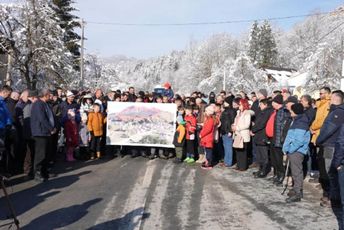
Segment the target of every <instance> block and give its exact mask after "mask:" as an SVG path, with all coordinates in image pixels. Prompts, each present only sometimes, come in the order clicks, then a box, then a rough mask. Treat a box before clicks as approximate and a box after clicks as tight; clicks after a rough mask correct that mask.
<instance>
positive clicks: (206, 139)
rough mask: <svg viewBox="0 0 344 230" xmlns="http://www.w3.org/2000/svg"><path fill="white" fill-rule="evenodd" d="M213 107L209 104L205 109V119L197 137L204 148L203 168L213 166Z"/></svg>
mask: <svg viewBox="0 0 344 230" xmlns="http://www.w3.org/2000/svg"><path fill="white" fill-rule="evenodd" d="M214 111H215V108H214V107H213V106H212V105H210V106H208V107H207V108H206V109H205V119H204V123H203V128H202V130H201V133H200V134H199V137H200V139H201V142H200V145H201V146H202V147H203V148H204V151H205V157H206V161H205V162H204V163H203V164H202V168H204V169H212V168H213V147H214V133H215V120H216V118H215V117H214Z"/></svg>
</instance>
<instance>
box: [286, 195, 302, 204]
mask: <svg viewBox="0 0 344 230" xmlns="http://www.w3.org/2000/svg"><path fill="white" fill-rule="evenodd" d="M300 201H301V193H295V194H294V195H293V196H291V197H289V198H287V199H286V200H285V202H287V203H294V202H300Z"/></svg>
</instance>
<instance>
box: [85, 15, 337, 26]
mask: <svg viewBox="0 0 344 230" xmlns="http://www.w3.org/2000/svg"><path fill="white" fill-rule="evenodd" d="M330 13H333V12H324V13H312V14H302V15H291V16H284V17H271V18H258V19H243V20H228V21H213V22H186V23H120V22H97V21H87V23H88V24H96V25H110V26H203V25H220V24H237V23H248V22H254V21H258V22H260V21H265V20H267V21H279V20H287V19H293V18H304V17H310V16H316V15H327V14H330Z"/></svg>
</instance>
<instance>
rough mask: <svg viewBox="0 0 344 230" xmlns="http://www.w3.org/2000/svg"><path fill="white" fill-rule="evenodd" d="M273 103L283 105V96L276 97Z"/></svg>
mask: <svg viewBox="0 0 344 230" xmlns="http://www.w3.org/2000/svg"><path fill="white" fill-rule="evenodd" d="M272 102H275V103H277V104H280V105H283V96H282V95H277V96H276V97H274V99H272Z"/></svg>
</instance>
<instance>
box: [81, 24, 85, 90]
mask: <svg viewBox="0 0 344 230" xmlns="http://www.w3.org/2000/svg"><path fill="white" fill-rule="evenodd" d="M84 40H85V21H84V19H81V52H80V89H83V88H84Z"/></svg>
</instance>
